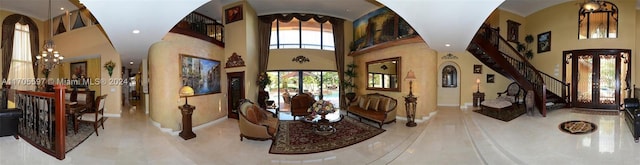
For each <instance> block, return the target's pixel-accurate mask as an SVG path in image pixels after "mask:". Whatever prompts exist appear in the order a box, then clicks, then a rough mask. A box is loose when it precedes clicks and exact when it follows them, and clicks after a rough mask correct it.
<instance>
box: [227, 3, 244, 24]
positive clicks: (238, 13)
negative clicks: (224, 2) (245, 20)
mask: <svg viewBox="0 0 640 165" xmlns="http://www.w3.org/2000/svg"><path fill="white" fill-rule="evenodd" d="M224 13H225V23H226V24H229V23H232V22H236V21H240V20H242V14H243V13H242V5H238V6H234V7H231V8H228V9H227V10H225V11H224Z"/></svg>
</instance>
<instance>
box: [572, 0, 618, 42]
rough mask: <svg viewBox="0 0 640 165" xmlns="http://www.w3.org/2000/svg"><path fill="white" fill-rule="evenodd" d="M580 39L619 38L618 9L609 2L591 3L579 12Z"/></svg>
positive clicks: (583, 6) (586, 4)
mask: <svg viewBox="0 0 640 165" xmlns="http://www.w3.org/2000/svg"><path fill="white" fill-rule="evenodd" d="M578 31H579V32H578V38H579V39H591V38H617V37H618V7H617V6H616V5H615V4H613V3H611V2H608V1H598V0H596V1H591V2H588V3H585V4H584V5H582V7H580V11H579V12H578Z"/></svg>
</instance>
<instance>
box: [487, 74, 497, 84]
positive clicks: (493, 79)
mask: <svg viewBox="0 0 640 165" xmlns="http://www.w3.org/2000/svg"><path fill="white" fill-rule="evenodd" d="M495 82H496V76H495V75H494V74H487V83H495Z"/></svg>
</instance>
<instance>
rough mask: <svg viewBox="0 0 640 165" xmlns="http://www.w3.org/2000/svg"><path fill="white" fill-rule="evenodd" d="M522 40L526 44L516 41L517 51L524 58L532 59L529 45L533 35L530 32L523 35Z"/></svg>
mask: <svg viewBox="0 0 640 165" xmlns="http://www.w3.org/2000/svg"><path fill="white" fill-rule="evenodd" d="M524 42H525V43H527V45H525V44H524V43H518V46H517V49H518V52H520V54H522V55H524V56H525V57H526V58H528V59H532V58H533V51H532V50H531V48H529V45H530V44H531V43H533V36H532V35H531V34H529V35H527V36H525V37H524Z"/></svg>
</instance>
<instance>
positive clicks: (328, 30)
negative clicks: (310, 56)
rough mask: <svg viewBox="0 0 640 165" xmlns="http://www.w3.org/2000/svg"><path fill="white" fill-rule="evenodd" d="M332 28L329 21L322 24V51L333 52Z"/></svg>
mask: <svg viewBox="0 0 640 165" xmlns="http://www.w3.org/2000/svg"><path fill="white" fill-rule="evenodd" d="M332 26H333V25H331V23H330V22H329V21H327V22H325V23H323V24H322V49H324V50H335V43H334V42H333V27H332Z"/></svg>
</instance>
